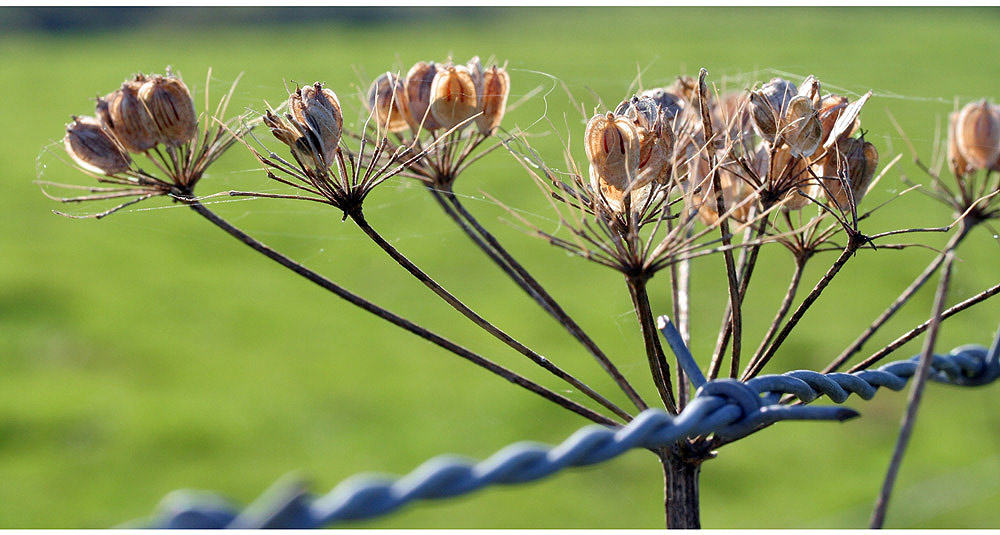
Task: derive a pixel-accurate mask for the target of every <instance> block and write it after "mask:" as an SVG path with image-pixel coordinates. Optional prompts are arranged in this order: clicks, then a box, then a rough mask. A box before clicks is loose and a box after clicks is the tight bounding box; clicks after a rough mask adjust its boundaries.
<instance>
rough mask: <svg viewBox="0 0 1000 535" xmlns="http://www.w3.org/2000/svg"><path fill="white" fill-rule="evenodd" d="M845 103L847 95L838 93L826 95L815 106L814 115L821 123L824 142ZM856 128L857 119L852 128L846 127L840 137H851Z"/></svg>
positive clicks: (845, 105)
mask: <svg viewBox="0 0 1000 535" xmlns="http://www.w3.org/2000/svg"><path fill="white" fill-rule="evenodd" d="M847 103H848V101H847V97H843V96H840V95H827V96H825V97H823V100H822V101H820V103H819V106H818V107H817V108H816V110H817V112H816V115H817V116H818V117H819V120H820V122H821V123H823V141H824V142H825V141H826V140H827V138H829V137H830V132H831V131H833V125H834V124H836V122H837V119H838V118H839V117H840V114H841V113H843V111H844V108H846V107H847ZM856 129H857V121H855V122H854V126H853V128H850V129H848V130H847V131H845V132H844V133H843V134H842V135H841V139H847V138H849V137H851V135H852V134H854V131H855V130H856Z"/></svg>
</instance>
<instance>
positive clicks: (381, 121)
mask: <svg viewBox="0 0 1000 535" xmlns="http://www.w3.org/2000/svg"><path fill="white" fill-rule="evenodd" d="M368 107H369V109H371V110H372V111H374V113H375V120H376V121H377V122H378V127H379V128H380V129H386V130H388V131H390V132H401V131H403V130H406V129H407V128H411V125H410V122H411V121H412V118H411V117H410V106H409V101H408V99H407V97H406V87H405V86H404V85H403V81H402V80H400V79H399V76H396V75H395V74H393V73H391V72H387V73H385V74H383V75H382V76H379V77H378V78H376V79H375V81H374V82H372V86H371V88H370V89H369V90H368ZM417 124H419V123H417ZM412 129H413V130H414V131H416V128H415V125H414V128H412Z"/></svg>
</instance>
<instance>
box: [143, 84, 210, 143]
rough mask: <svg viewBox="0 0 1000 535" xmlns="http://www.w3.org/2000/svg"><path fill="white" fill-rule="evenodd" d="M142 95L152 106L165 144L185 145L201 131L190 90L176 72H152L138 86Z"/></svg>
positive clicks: (150, 111) (150, 107) (150, 113)
mask: <svg viewBox="0 0 1000 535" xmlns="http://www.w3.org/2000/svg"><path fill="white" fill-rule="evenodd" d="M139 99H140V100H142V103H143V104H145V106H146V109H147V110H149V115H150V117H151V118H152V119H153V124H154V125H156V130H157V137H158V140H159V142H160V143H163V144H165V145H173V146H178V145H183V144H184V143H187V142H188V141H191V140H192V139H194V137H195V135H197V133H198V115H197V114H196V113H195V111H194V101H193V100H192V99H191V92H190V91H188V88H187V86H186V85H184V82H183V81H181V79H180V78H177V77H176V76H173V75H167V76H159V75H155V76H151V77H150V78H149V79H147V80H146V82H145V83H144V84H142V87H140V88H139Z"/></svg>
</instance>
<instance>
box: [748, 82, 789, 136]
mask: <svg viewBox="0 0 1000 535" xmlns="http://www.w3.org/2000/svg"><path fill="white" fill-rule="evenodd" d="M797 95H798V88H796V87H795V84H793V83H792V82H789V81H788V80H785V79H784V78H772V79H771V81H770V82H768V83H766V84H764V85H763V86H762V87H761V88H760V89H758V90H757V91H751V92H750V119H751V120H752V122H753V125H754V128H755V129H756V130H757V133H758V134H760V137H762V138H764V139H765V140H767V141H768V143H775V136H776V135H778V132H779V130H781V128H782V126H783V124H782V123H783V120H784V117H785V113H786V110H787V108H788V103H789V102H791V100H792V99H793V98H795V97H796V96H797Z"/></svg>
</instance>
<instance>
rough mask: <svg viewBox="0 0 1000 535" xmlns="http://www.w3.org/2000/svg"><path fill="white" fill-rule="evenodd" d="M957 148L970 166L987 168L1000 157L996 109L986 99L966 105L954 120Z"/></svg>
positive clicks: (999, 116)
mask: <svg viewBox="0 0 1000 535" xmlns="http://www.w3.org/2000/svg"><path fill="white" fill-rule="evenodd" d="M955 138H956V140H957V141H958V150H959V152H961V153H962V156H963V157H964V158H965V161H966V162H968V164H969V165H970V166H971V167H972V168H973V169H988V168H990V167H992V166H993V165H994V164H996V163H997V159H998V158H1000V108H998V107H996V106H991V105H990V103H989V102H987V101H986V99H983V100H980V101H979V102H971V103H969V104H966V105H965V107H964V108H962V110H961V111H960V112H958V118H957V119H956V121H955Z"/></svg>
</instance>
